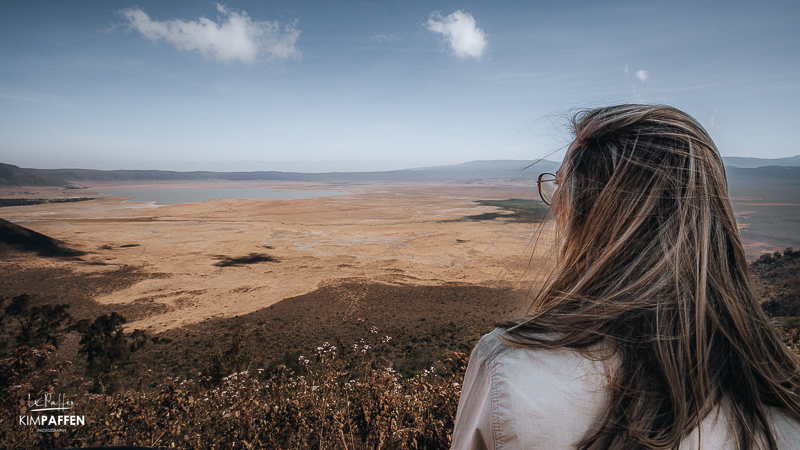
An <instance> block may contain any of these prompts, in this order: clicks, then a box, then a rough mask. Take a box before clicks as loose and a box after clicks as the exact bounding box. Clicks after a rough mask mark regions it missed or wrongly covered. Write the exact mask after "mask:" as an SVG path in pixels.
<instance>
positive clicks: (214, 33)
mask: <svg viewBox="0 0 800 450" xmlns="http://www.w3.org/2000/svg"><path fill="white" fill-rule="evenodd" d="M217 11H219V13H220V15H221V17H220V19H219V23H217V22H214V21H213V20H211V19H207V18H205V17H200V18H199V19H197V21H189V22H187V21H184V20H180V19H175V20H164V21H159V20H153V19H151V18H150V16H148V15H147V13H145V12H144V11H143V10H141V9H140V8H129V9H123V10H122V11H120V13H121V14H122V15H123V16H124V17H125V18H126V19H127V20H128V21H129V22H130V28H131V29H134V30H137V31H138V32H139V33H141V34H142V36H144V37H146V38H148V39H150V40H151V41H158V40H161V39H164V40H165V41H167V42H169V43H171V44H172V45H174V46H175V47H176V48H177V49H178V50H185V51H194V50H196V51H198V52H200V53H202V54H203V55H206V56H212V57H214V58H216V59H218V60H220V61H225V62H230V61H237V60H238V61H243V62H253V61H255V60H257V59H259V58H261V57H264V58H265V59H269V60H287V59H290V58H295V59H299V58H300V56H301V53H300V50H298V49H297V46H296V44H297V38H298V37H299V36H300V31H299V30H298V29H297V28H295V24H288V25H285V26H283V27H281V26H280V25H279V24H278V21H277V20H276V21H272V22H270V21H263V22H261V21H256V20H253V19H251V18H250V16H248V15H247V13H246V12H244V11H242V12H241V13H239V12H236V11H229V10H228V9H227V8H225V7H224V6H222V5H220V4H217Z"/></svg>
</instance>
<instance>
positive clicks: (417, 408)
mask: <svg viewBox="0 0 800 450" xmlns="http://www.w3.org/2000/svg"><path fill="white" fill-rule="evenodd" d="M387 338H388V337H384V338H383V339H384V340H386V339H387ZM298 363H299V367H300V370H299V371H294V370H292V369H290V368H288V367H286V366H278V367H277V368H276V369H275V370H274V371H273V372H272V373H270V374H269V375H267V373H266V371H264V370H263V369H258V370H252V371H243V372H239V373H233V374H231V375H229V376H227V377H225V378H223V379H222V380H221V383H220V384H219V385H217V386H214V387H207V386H208V381H209V380H208V378H209V377H202V376H201V377H199V378H198V379H196V380H195V379H179V378H175V379H167V380H166V382H164V383H161V384H160V385H157V387H156V389H154V390H153V391H150V392H149V393H143V392H134V391H125V392H118V393H114V394H111V395H102V394H76V395H72V396H71V397H70V400H71V401H74V402H75V407H74V411H75V412H74V413H75V414H79V415H80V414H82V415H85V416H86V424H85V425H84V426H75V427H65V428H67V429H68V431H67V432H66V433H64V432H62V433H39V432H37V427H36V426H21V425H19V424H17V423H9V421H8V420H5V421H3V427H2V434H0V447H3V448H64V447H83V446H99V445H140V446H148V447H158V448H184V449H208V448H245V449H249V448H276V449H278V448H281V449H310V448H314V449H319V448H328V449H348V450H352V449H422V448H431V449H435V448H449V447H450V441H451V439H452V430H453V425H454V421H455V415H456V409H457V407H458V398H459V395H460V386H461V383H462V380H463V374H464V371H465V369H466V364H467V356H466V355H465V354H462V353H454V354H452V355H451V356H450V357H449V358H447V359H446V360H445V361H441V362H439V363H437V364H436V368H433V367H431V368H430V369H429V370H427V371H425V372H423V373H422V374H420V375H417V376H414V377H410V378H404V377H401V376H399V375H398V374H396V373H395V372H394V370H392V369H391V368H390V367H387V366H386V365H385V364H380V363H379V362H378V361H376V360H375V359H373V357H372V348H371V347H370V345H368V344H366V343H364V341H363V340H362V341H359V342H358V343H356V344H355V345H354V346H353V348H349V349H346V351H344V352H342V351H341V350H340V349H338V348H336V347H335V346H333V345H330V344H328V343H325V344H323V345H322V346H320V347H318V348H317V350H316V352H315V354H313V355H308V356H300V357H299V358H298ZM49 390H50V392H57V391H58V386H56V385H54V386H50V388H49ZM6 393H7V394H11V396H12V397H13V398H8V399H7V400H10V401H7V402H4V404H5V405H6V408H5V409H7V410H6V411H4V414H3V416H4V417H7V418H14V419H16V418H17V416H18V415H20V414H23V411H24V409H23V408H24V406H21V405H24V404H25V398H26V397H25V396H24V393H23V392H22V390H21V389H17V390H16V391H9V390H6Z"/></svg>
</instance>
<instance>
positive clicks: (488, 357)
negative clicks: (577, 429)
mask: <svg viewBox="0 0 800 450" xmlns="http://www.w3.org/2000/svg"><path fill="white" fill-rule="evenodd" d="M542 337H545V338H548V337H552V336H542ZM608 350H609V349H608V348H607V346H606V345H605V344H604V343H600V344H597V345H594V346H592V347H590V348H587V349H584V350H582V351H578V350H572V349H569V348H557V349H549V348H532V347H530V346H525V345H521V344H517V343H514V339H512V338H510V336H508V334H507V332H506V330H505V329H503V328H496V329H494V330H493V331H492V332H491V333H488V334H486V335H484V336H483V337H482V338H481V339H480V341H478V344H477V345H476V346H475V349H474V350H473V357H477V358H479V359H480V362H482V363H484V364H487V365H488V366H496V365H498V364H509V363H511V362H517V363H529V364H540V363H544V362H547V363H557V362H563V363H567V362H569V363H573V364H579V365H587V364H588V365H590V366H592V367H597V366H598V364H599V365H600V366H602V371H603V372H605V371H606V370H607V368H608V366H609V364H612V365H613V364H614V363H615V360H614V358H613V356H612V355H611V353H609V351H608ZM548 365H550V364H548Z"/></svg>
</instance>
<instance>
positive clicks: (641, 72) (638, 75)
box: [636, 69, 650, 83]
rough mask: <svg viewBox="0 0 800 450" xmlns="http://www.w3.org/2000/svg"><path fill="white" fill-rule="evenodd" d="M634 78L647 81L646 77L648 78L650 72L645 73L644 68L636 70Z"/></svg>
mask: <svg viewBox="0 0 800 450" xmlns="http://www.w3.org/2000/svg"><path fill="white" fill-rule="evenodd" d="M636 78H638V79H639V80H640V81H641V82H642V83H644V82H645V81H647V79H648V78H650V74H649V73H647V71H646V70H641V69H640V70H637V71H636Z"/></svg>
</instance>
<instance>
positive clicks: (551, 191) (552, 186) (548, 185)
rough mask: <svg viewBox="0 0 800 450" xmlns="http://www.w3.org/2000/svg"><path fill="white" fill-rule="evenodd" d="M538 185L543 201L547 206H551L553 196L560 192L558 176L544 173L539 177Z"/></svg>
mask: <svg viewBox="0 0 800 450" xmlns="http://www.w3.org/2000/svg"><path fill="white" fill-rule="evenodd" d="M536 184H538V185H539V196H540V197H542V201H543V202H544V204H545V205H547V206H550V204H551V202H552V201H553V195H555V193H556V191H557V190H558V182H557V181H556V176H555V175H554V174H552V173H543V174H541V175H539V179H538V180H536Z"/></svg>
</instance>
